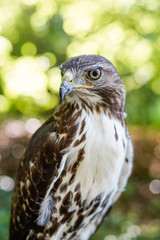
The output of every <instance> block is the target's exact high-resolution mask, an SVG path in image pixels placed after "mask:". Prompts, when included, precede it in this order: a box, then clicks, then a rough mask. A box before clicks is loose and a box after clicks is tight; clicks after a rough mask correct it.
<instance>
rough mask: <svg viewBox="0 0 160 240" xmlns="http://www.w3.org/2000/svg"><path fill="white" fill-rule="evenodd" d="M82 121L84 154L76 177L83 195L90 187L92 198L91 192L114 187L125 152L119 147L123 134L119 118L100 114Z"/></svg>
mask: <svg viewBox="0 0 160 240" xmlns="http://www.w3.org/2000/svg"><path fill="white" fill-rule="evenodd" d="M85 121H86V126H85V129H84V132H86V142H85V143H84V149H85V156H84V160H83V162H82V163H81V164H80V166H79V169H78V171H77V175H76V179H77V181H78V180H79V181H80V182H81V185H82V189H83V191H82V195H83V197H85V196H86V195H87V193H88V189H92V191H91V193H90V197H91V198H92V194H93V195H94V196H95V195H97V194H98V193H100V192H103V191H107V192H110V191H113V189H114V190H116V189H117V185H118V180H119V175H120V172H121V169H122V166H123V163H124V158H125V154H126V153H125V151H124V147H123V144H124V143H125V142H126V136H125V130H124V128H123V127H122V125H121V123H120V121H118V120H116V119H114V118H112V119H110V118H109V117H108V116H106V115H104V114H101V115H98V114H94V115H87V117H86V118H85ZM82 145H83V144H82ZM81 147H82V146H80V147H79V148H81Z"/></svg>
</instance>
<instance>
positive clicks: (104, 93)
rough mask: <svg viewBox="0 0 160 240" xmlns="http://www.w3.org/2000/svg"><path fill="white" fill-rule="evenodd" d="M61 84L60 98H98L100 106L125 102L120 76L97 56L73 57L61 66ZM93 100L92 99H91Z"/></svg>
mask: <svg viewBox="0 0 160 240" xmlns="http://www.w3.org/2000/svg"><path fill="white" fill-rule="evenodd" d="M60 68H61V72H62V78H63V82H62V85H61V88H60V96H61V99H62V101H63V99H64V97H65V95H68V94H71V93H72V95H74V94H77V95H78V96H80V97H81V96H84V95H85V96H86V97H87V96H90V95H92V96H93V95H94V96H97V95H98V96H99V100H100V102H101V103H102V104H104V103H106V102H107V103H108V105H110V107H111V105H115V104H118V103H120V102H121V104H120V105H121V107H122V105H124V104H123V102H124V100H125V90H124V87H123V84H122V82H121V79H120V76H119V74H118V72H117V70H116V69H115V67H114V66H113V65H112V63H111V62H109V61H108V60H107V59H105V58H104V57H102V56H99V55H82V56H78V57H74V58H71V59H69V60H68V61H66V62H65V63H63V64H62V65H61V67H60ZM92 99H93V98H92Z"/></svg>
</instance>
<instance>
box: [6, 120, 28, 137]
mask: <svg viewBox="0 0 160 240" xmlns="http://www.w3.org/2000/svg"><path fill="white" fill-rule="evenodd" d="M5 133H6V135H7V136H8V137H10V138H19V137H22V136H24V133H25V125H24V122H22V121H20V120H14V121H10V122H9V123H8V124H7V125H6V126H5Z"/></svg>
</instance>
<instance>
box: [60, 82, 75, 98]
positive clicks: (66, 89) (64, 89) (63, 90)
mask: <svg viewBox="0 0 160 240" xmlns="http://www.w3.org/2000/svg"><path fill="white" fill-rule="evenodd" d="M73 88H74V86H73V85H71V84H69V83H68V82H67V81H66V79H64V80H63V82H62V84H61V86H60V91H59V94H60V98H61V100H62V101H63V100H64V97H65V96H66V95H68V94H70V93H71V92H72V91H73Z"/></svg>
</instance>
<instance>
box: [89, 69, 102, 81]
mask: <svg viewBox="0 0 160 240" xmlns="http://www.w3.org/2000/svg"><path fill="white" fill-rule="evenodd" d="M88 76H89V77H90V78H91V79H92V80H97V79H99V78H100V76H101V69H99V68H97V69H93V70H91V71H89V72H88Z"/></svg>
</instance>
